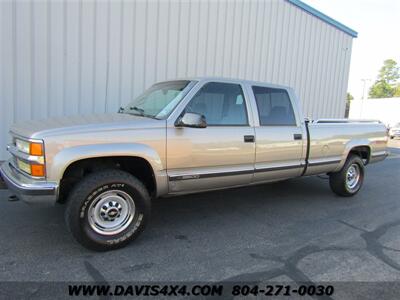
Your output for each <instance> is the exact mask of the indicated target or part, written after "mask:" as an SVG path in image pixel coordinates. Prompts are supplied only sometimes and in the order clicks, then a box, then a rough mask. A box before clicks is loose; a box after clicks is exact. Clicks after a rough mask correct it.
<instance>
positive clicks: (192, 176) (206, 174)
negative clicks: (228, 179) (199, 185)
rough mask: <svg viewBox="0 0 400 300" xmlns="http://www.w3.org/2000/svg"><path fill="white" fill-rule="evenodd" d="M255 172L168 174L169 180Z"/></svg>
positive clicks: (251, 172) (252, 171)
mask: <svg viewBox="0 0 400 300" xmlns="http://www.w3.org/2000/svg"><path fill="white" fill-rule="evenodd" d="M253 173H254V170H242V171H232V172H220V173H205V174H187V175H174V176H168V180H169V181H177V180H189V179H202V178H212V177H220V176H234V175H244V174H253Z"/></svg>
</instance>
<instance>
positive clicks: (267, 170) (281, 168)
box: [254, 164, 304, 173]
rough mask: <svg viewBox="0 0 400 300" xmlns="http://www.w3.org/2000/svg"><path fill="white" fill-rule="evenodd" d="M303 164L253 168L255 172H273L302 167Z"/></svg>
mask: <svg viewBox="0 0 400 300" xmlns="http://www.w3.org/2000/svg"><path fill="white" fill-rule="evenodd" d="M303 167H304V164H298V165H290V166H281V167H269V168H260V169H255V170H254V172H255V173H262V172H273V171H283V170H291V169H297V168H303Z"/></svg>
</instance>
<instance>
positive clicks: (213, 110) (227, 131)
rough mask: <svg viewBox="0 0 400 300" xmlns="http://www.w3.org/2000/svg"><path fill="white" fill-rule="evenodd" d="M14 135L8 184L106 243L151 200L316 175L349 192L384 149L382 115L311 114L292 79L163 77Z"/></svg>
mask: <svg viewBox="0 0 400 300" xmlns="http://www.w3.org/2000/svg"><path fill="white" fill-rule="evenodd" d="M11 135H12V143H11V144H10V145H9V146H8V151H9V152H10V154H11V159H9V160H8V161H6V162H4V163H3V164H2V166H1V169H0V170H1V177H2V178H3V180H4V181H5V182H6V184H7V186H8V187H9V189H10V190H12V191H13V192H14V193H15V195H16V196H17V197H18V198H20V199H22V200H24V201H26V202H30V203H35V204H36V203H48V204H55V203H65V204H66V210H65V219H66V223H67V226H68V227H69V229H70V231H71V233H72V234H73V236H74V237H75V239H76V240H77V241H78V242H80V243H81V244H83V245H84V246H86V247H88V248H90V249H94V250H99V251H102V250H103V251H104V250H110V249H115V248H118V247H122V246H125V245H126V244H127V243H129V242H130V241H132V240H133V239H135V238H136V237H137V236H138V235H139V233H141V232H142V231H143V229H144V228H145V225H146V223H147V222H148V221H149V217H150V207H151V199H153V198H156V197H165V196H171V195H178V194H187V193H195V192H202V191H209V190H215V189H224V188H232V187H238V186H246V185H253V184H260V183H267V182H273V181H279V180H285V179H288V178H294V177H299V176H310V175H318V174H328V175H329V179H330V180H329V182H330V187H331V189H332V190H333V192H334V193H336V194H338V195H340V196H345V197H348V196H353V195H355V194H356V193H357V192H358V191H359V190H360V188H361V186H362V184H363V180H364V172H365V171H364V167H365V166H366V165H367V164H369V163H373V162H377V161H381V160H383V159H385V157H386V156H387V154H388V152H387V141H388V135H387V130H386V127H385V126H384V125H383V124H382V123H380V122H374V121H370V122H361V121H348V120H316V121H312V122H311V121H307V120H304V118H303V116H302V112H301V108H300V105H299V102H298V101H297V98H296V95H295V93H294V91H293V90H292V89H291V88H288V87H283V86H277V85H272V84H266V83H262V82H252V81H245V80H231V79H222V78H194V79H187V80H174V81H167V82H161V83H157V84H155V85H153V86H152V87H150V88H149V89H148V90H147V91H145V92H144V94H142V95H141V96H139V97H138V98H137V99H135V100H133V101H132V102H131V103H129V104H128V105H127V106H126V107H124V108H120V110H119V113H114V114H102V115H89V116H79V117H63V118H54V119H48V120H43V121H29V122H25V123H21V124H16V125H14V126H13V127H12V128H11ZM243 201H246V199H243Z"/></svg>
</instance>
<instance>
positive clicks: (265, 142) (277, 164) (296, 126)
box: [250, 85, 307, 182]
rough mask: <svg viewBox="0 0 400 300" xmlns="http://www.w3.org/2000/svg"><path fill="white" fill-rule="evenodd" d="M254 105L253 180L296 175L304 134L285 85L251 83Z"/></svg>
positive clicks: (301, 161) (298, 169)
mask: <svg viewBox="0 0 400 300" xmlns="http://www.w3.org/2000/svg"><path fill="white" fill-rule="evenodd" d="M250 89H251V93H252V96H253V97H254V101H255V103H256V107H257V111H258V113H257V116H255V118H257V117H258V124H257V121H255V122H256V127H255V132H256V161H255V171H254V172H255V173H254V182H262V181H270V180H275V179H285V178H291V177H296V176H299V175H300V174H301V172H302V170H303V167H304V165H303V146H304V145H305V143H306V138H307V137H306V134H305V133H303V126H302V125H301V123H300V122H299V120H298V117H296V113H295V110H294V108H293V107H294V106H293V103H292V100H291V98H290V97H289V93H288V91H287V90H286V89H282V88H273V87H267V86H261V85H259V86H258V85H252V86H250Z"/></svg>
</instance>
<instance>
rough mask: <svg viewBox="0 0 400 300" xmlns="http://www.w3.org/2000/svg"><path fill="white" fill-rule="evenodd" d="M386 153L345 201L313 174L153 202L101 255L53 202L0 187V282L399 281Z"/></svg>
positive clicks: (398, 231)
mask: <svg viewBox="0 0 400 300" xmlns="http://www.w3.org/2000/svg"><path fill="white" fill-rule="evenodd" d="M392 145H396V146H398V147H399V146H400V142H399V141H397V142H395V143H393V144H392ZM392 151H393V155H392V156H391V157H389V158H388V159H387V160H386V161H385V162H383V163H379V164H375V165H370V166H368V167H367V173H366V181H365V184H364V187H363V189H362V191H361V192H360V193H359V194H358V195H357V196H356V197H354V198H352V199H345V198H339V197H337V196H335V195H334V194H332V193H331V191H330V189H329V185H328V182H327V180H326V179H321V178H318V177H313V178H300V179H295V180H290V181H288V182H283V183H276V184H271V185H262V186H256V187H249V188H241V189H235V190H229V191H218V192H211V193H204V194H198V195H192V196H182V197H177V198H171V199H166V200H157V201H156V202H155V204H154V210H153V218H152V222H151V224H150V226H149V227H148V228H147V230H146V231H145V233H144V234H143V235H142V236H141V237H140V238H139V239H138V240H137V241H136V242H135V243H133V244H131V245H130V246H128V247H127V248H124V249H121V250H118V251H114V252H109V253H95V252H91V251H88V250H86V249H84V248H82V247H81V246H80V245H78V244H77V243H76V242H75V241H74V240H73V239H72V237H71V236H70V234H69V233H68V232H67V229H66V227H65V225H64V219H63V208H62V207H56V208H37V207H31V206H28V205H26V204H24V203H22V202H9V201H7V197H8V195H9V193H8V191H6V190H0V200H1V201H0V227H1V228H2V229H1V243H0V281H14V280H16V281H27V280H35V281H36V280H39V281H47V280H51V281H63V280H68V281H71V280H74V281H81V280H84V281H118V280H129V281H136V280H159V281H165V280H193V281H198V280H207V281H208V280H213V281H214V280H215V281H220V280H230V279H232V280H254V279H264V280H268V279H270V280H274V279H275V280H276V279H278V280H280V279H292V280H313V281H325V280H329V281H347V280H356V281H400V197H399V194H400V149H392Z"/></svg>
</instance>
